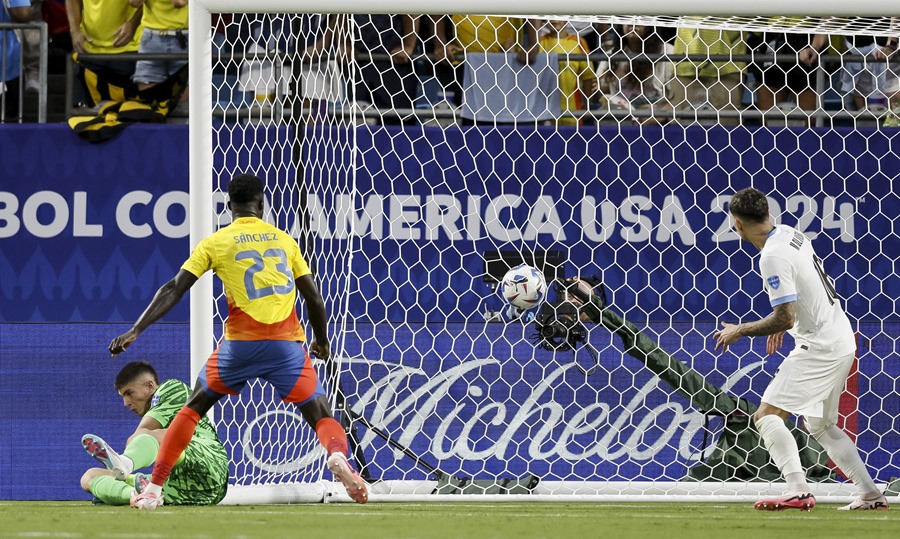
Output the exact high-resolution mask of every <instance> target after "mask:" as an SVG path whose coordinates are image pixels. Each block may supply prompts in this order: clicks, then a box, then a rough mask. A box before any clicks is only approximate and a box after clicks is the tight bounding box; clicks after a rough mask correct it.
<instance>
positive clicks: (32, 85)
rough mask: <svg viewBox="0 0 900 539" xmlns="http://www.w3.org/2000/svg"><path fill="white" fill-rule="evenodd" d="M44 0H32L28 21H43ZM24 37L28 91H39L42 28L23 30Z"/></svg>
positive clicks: (23, 50) (25, 76)
mask: <svg viewBox="0 0 900 539" xmlns="http://www.w3.org/2000/svg"><path fill="white" fill-rule="evenodd" d="M43 3H44V2H43V0H31V18H30V19H29V20H28V21H26V22H41V21H43V20H44V19H43V16H42V12H41V7H42V6H43ZM19 35H20V36H21V38H22V75H23V78H24V81H25V91H26V92H35V93H36V92H38V91H39V90H40V88H41V79H40V61H41V32H40V30H23V31H22V32H21V33H20V34H19Z"/></svg>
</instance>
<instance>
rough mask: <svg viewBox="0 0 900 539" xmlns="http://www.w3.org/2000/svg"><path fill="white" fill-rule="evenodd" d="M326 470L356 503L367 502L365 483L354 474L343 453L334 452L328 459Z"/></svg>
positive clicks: (354, 471)
mask: <svg viewBox="0 0 900 539" xmlns="http://www.w3.org/2000/svg"><path fill="white" fill-rule="evenodd" d="M328 469H329V470H331V473H333V474H334V476H335V477H336V478H338V479H339V480H340V481H341V483H343V484H344V488H346V489H347V494H348V495H349V496H350V497H351V498H353V501H354V502H356V503H366V502H367V501H369V489H368V487H366V482H365V481H363V479H362V477H360V476H359V474H358V473H356V470H354V469H353V466H352V465H351V464H350V461H349V460H347V457H346V456H344V454H343V453H340V452H335V453H332V454H331V456H329V457H328Z"/></svg>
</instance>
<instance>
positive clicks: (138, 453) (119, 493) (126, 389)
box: [81, 361, 228, 505]
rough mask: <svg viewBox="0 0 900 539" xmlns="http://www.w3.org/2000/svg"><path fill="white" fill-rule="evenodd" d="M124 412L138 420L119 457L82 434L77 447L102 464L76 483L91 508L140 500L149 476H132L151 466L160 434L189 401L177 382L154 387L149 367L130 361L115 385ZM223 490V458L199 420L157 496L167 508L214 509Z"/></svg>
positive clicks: (102, 443) (207, 425) (208, 429)
mask: <svg viewBox="0 0 900 539" xmlns="http://www.w3.org/2000/svg"><path fill="white" fill-rule="evenodd" d="M115 386H116V391H118V393H119V396H121V397H122V402H123V403H124V405H125V407H126V408H128V409H129V410H131V411H132V412H134V413H135V414H137V415H138V416H139V417H140V418H141V420H140V423H138V426H137V428H136V429H135V431H134V433H133V434H132V435H131V436H129V437H128V442H127V444H126V445H125V450H124V451H123V452H122V453H121V454H119V453H117V452H116V451H115V450H113V448H112V447H110V445H109V444H108V443H107V442H106V441H105V440H103V439H102V438H101V437H99V436H97V435H96V434H85V435H84V436H83V437H82V439H81V444H82V445H83V446H84V449H85V451H87V452H88V454H89V455H91V456H92V457H94V458H95V459H97V460H98V461H99V462H100V463H102V464H103V468H91V469H89V470H87V471H86V472H84V475H82V477H81V488H83V489H84V490H86V491H87V492H90V493H91V494H93V495H94V498H95V502H101V503H104V504H106V505H128V504H129V503H130V501H131V497H132V494H133V493H136V494H140V493H141V492H142V491H143V489H144V488H145V487H146V486H147V484H148V483H149V482H150V476H149V475H148V474H143V473H140V472H137V470H141V469H143V468H146V467H148V466H150V465H152V464H153V463H154V462H155V461H156V455H157V452H158V451H159V445H160V442H161V441H162V439H163V437H164V436H165V433H166V428H167V427H168V426H169V424H170V423H171V422H172V420H173V419H174V418H175V415H176V414H177V413H178V411H179V410H181V408H182V406H184V404H185V402H187V398H188V396H189V395H190V393H191V392H190V388H188V386H187V385H186V384H185V383H184V382H182V381H180V380H175V379H172V380H166V381H164V382H163V383H161V384H160V383H159V376H158V375H157V373H156V369H154V368H153V365H151V364H149V363H147V362H144V361H133V362H131V363H129V364H127V365H125V366H124V367H123V368H122V370H121V371H119V374H118V375H117V376H116V381H115ZM227 488H228V454H227V453H226V452H225V447H224V446H223V445H222V442H221V441H219V437H218V435H217V434H216V430H215V428H213V426H212V423H210V421H209V419H208V418H206V417H204V418H202V419H201V420H200V423H199V425H198V426H197V430H196V431H194V435H193V437H192V438H191V441H190V443H188V445H187V448H185V451H184V453H182V455H181V457H180V458H179V459H178V462H177V463H176V464H175V466H174V467H173V468H172V473H171V475H169V478H168V480H167V481H166V483H165V485H163V493H164V495H165V499H166V503H167V504H169V505H215V504H217V503H219V502H220V501H221V500H222V498H224V497H225V492H226V490H227Z"/></svg>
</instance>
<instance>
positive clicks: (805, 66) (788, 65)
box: [751, 32, 828, 125]
mask: <svg viewBox="0 0 900 539" xmlns="http://www.w3.org/2000/svg"><path fill="white" fill-rule="evenodd" d="M756 38H757V39H758V40H759V44H758V45H756V47H755V51H754V52H756V53H761V54H765V55H772V54H777V55H792V56H793V57H794V58H795V59H794V60H791V61H787V62H785V61H783V60H778V61H772V60H765V61H763V62H758V63H754V64H753V65H752V67H751V69H753V68H755V72H754V74H756V75H758V77H759V86H758V87H757V90H756V97H757V106H758V107H759V110H761V111H763V112H766V111H768V110H770V109H773V108H774V107H776V106H778V105H779V104H781V103H785V102H787V100H788V99H790V100H792V101H793V102H794V103H796V105H797V107H798V108H799V109H801V110H806V111H810V110H815V109H816V108H818V97H819V92H818V91H817V89H816V71H817V69H818V66H819V53H820V52H821V51H822V50H824V49H825V48H826V47H828V36H827V35H826V34H815V35H810V34H797V33H785V32H762V33H760V34H757V37H756ZM764 123H765V121H764ZM808 123H809V125H812V118H810V119H809V120H808Z"/></svg>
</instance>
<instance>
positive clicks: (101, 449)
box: [81, 434, 134, 481]
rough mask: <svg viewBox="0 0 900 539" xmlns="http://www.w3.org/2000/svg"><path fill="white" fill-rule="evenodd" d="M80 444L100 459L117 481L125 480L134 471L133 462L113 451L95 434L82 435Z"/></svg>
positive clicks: (89, 453) (91, 454)
mask: <svg viewBox="0 0 900 539" xmlns="http://www.w3.org/2000/svg"><path fill="white" fill-rule="evenodd" d="M81 445H82V446H83V447H84V450H85V451H87V452H88V455H90V456H92V457H94V458H95V459H97V460H98V461H100V462H101V463H102V464H103V465H104V466H106V469H107V470H110V471H112V473H113V477H115V478H116V479H117V480H119V481H125V479H126V478H127V477H128V476H129V475H131V472H133V471H134V463H133V462H131V459H129V458H127V457H123V456H122V455H120V454H118V453H116V452H115V451H113V449H112V448H111V447H109V444H107V443H106V442H105V441H103V438H101V437H99V436H97V435H95V434H85V435H84V436H82V437H81Z"/></svg>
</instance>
